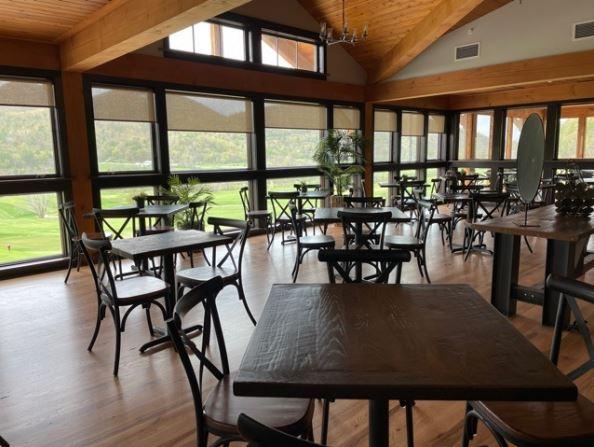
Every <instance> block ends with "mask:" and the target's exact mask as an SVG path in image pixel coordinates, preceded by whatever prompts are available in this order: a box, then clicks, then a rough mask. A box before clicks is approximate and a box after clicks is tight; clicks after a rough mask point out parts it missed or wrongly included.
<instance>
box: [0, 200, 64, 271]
mask: <svg viewBox="0 0 594 447" xmlns="http://www.w3.org/2000/svg"><path fill="white" fill-rule="evenodd" d="M57 205H58V198H57V195H56V193H43V194H30V195H29V194H28V195H18V196H3V197H0V241H1V243H0V264H10V263H14V262H19V261H28V260H32V259H38V258H44V257H48V256H60V255H62V235H61V231H60V217H59V215H58V208H57Z"/></svg>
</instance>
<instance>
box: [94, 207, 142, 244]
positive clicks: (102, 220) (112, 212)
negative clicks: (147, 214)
mask: <svg viewBox="0 0 594 447" xmlns="http://www.w3.org/2000/svg"><path fill="white" fill-rule="evenodd" d="M139 211H140V210H139V208H138V207H136V206H120V207H117V208H108V209H100V208H93V217H94V218H95V221H96V222H97V225H98V227H99V229H100V231H101V233H102V234H103V235H106V234H107V233H106V229H107V230H109V232H111V239H112V240H117V239H124V231H125V230H126V228H127V227H128V225H131V226H132V234H136V219H137V217H138V212H139ZM113 219H115V220H116V221H119V225H118V224H117V223H116V222H114V221H113Z"/></svg>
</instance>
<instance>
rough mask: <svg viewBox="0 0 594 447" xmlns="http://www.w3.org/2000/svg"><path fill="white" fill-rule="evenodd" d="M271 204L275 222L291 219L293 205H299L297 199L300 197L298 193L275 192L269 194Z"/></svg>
mask: <svg viewBox="0 0 594 447" xmlns="http://www.w3.org/2000/svg"><path fill="white" fill-rule="evenodd" d="M268 197H269V198H270V203H272V214H273V215H274V220H275V221H277V220H278V219H283V218H284V219H288V220H290V219H291V205H295V204H296V203H297V197H299V192H298V191H294V192H293V191H290V192H274V191H271V192H269V193H268Z"/></svg>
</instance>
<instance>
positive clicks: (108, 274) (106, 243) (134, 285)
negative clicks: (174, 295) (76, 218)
mask: <svg viewBox="0 0 594 447" xmlns="http://www.w3.org/2000/svg"><path fill="white" fill-rule="evenodd" d="M81 247H82V250H83V254H84V256H85V259H86V260H87V263H88V264H89V269H90V271H91V275H92V277H93V282H94V284H95V291H96V293H97V321H96V324H95V331H94V332H93V337H92V338H91V342H90V343H89V346H88V348H87V349H88V350H89V351H91V350H92V349H93V346H94V344H95V340H96V339H97V335H98V334H99V328H100V327H101V321H102V320H103V318H105V311H106V310H109V312H110V313H111V316H112V318H113V322H114V326H115V331H116V351H115V360H114V367H113V375H114V376H117V375H118V368H119V363H120V347H121V334H122V332H124V330H125V328H126V320H127V319H128V316H129V315H130V312H132V311H133V310H134V309H135V308H136V307H138V306H141V307H142V308H143V309H144V310H145V314H146V320H147V323H148V327H149V332H150V334H151V336H154V332H153V324H152V321H151V314H150V307H151V305H153V304H154V305H155V306H157V307H158V308H159V309H160V310H161V312H162V314H163V319H166V318H167V312H166V310H165V307H164V306H163V305H162V304H161V303H160V302H159V301H157V300H158V299H159V298H164V299H165V300H166V301H167V300H168V299H170V297H169V285H168V284H167V283H166V282H165V281H162V280H161V279H159V278H155V277H154V276H149V275H146V276H144V275H142V271H141V270H139V275H138V276H134V277H128V278H126V279H122V280H118V281H116V279H115V276H114V275H113V273H112V271H111V268H110V265H111V262H112V253H111V241H110V240H108V239H91V238H90V237H89V236H87V234H86V233H83V235H82V245H81ZM92 254H94V255H95V256H91V255H92ZM122 307H128V308H127V309H126V311H125V312H124V315H123V317H122V318H120V308H122Z"/></svg>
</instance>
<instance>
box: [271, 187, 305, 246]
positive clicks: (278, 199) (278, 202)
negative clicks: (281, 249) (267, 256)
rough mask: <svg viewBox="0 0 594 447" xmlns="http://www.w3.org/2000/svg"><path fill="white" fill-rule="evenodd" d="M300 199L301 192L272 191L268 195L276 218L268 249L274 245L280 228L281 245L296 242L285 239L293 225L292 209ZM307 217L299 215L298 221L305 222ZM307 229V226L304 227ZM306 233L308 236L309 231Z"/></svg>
mask: <svg viewBox="0 0 594 447" xmlns="http://www.w3.org/2000/svg"><path fill="white" fill-rule="evenodd" d="M298 197H299V192H297V191H295V192H274V191H271V192H269V193H268V198H269V199H270V203H271V204H272V214H273V217H274V222H273V234H272V238H271V239H270V242H269V243H268V248H269V249H270V246H271V245H272V242H273V241H274V237H275V235H276V229H277V228H280V230H281V236H282V241H281V243H282V244H283V245H284V244H285V243H287V242H294V241H295V240H294V239H285V231H286V230H288V229H292V225H291V207H292V206H296V205H297V198H298ZM306 219H307V217H306V216H305V215H302V214H298V215H297V220H302V221H303V222H305V220H306ZM304 229H305V226H304ZM305 233H306V234H307V229H305Z"/></svg>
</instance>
